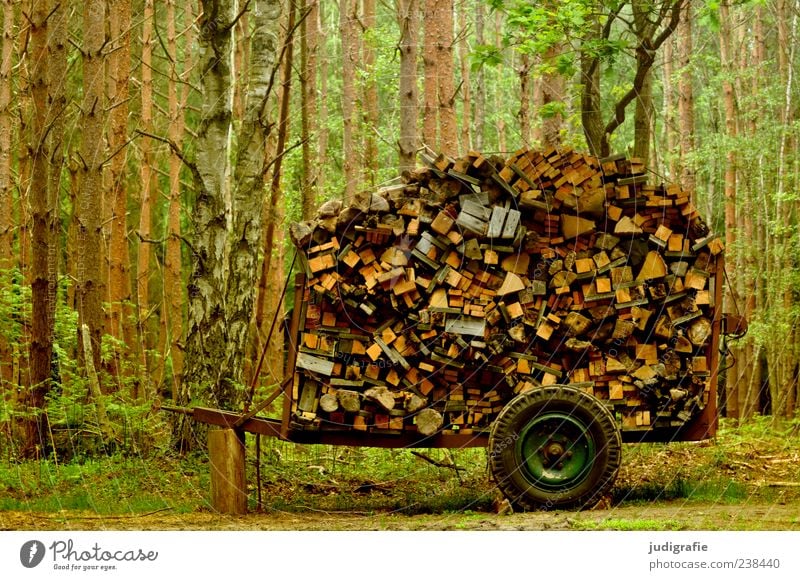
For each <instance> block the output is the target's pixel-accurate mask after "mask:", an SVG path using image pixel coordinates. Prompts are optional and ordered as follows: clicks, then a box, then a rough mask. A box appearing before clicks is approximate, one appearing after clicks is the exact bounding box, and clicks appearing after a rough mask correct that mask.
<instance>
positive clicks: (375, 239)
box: [191, 149, 743, 509]
mask: <svg viewBox="0 0 800 580" xmlns="http://www.w3.org/2000/svg"><path fill="white" fill-rule="evenodd" d="M422 157H423V160H424V161H425V162H426V167H424V168H422V169H419V170H417V171H416V172H415V173H414V174H411V175H406V176H404V178H403V179H402V180H398V181H397V182H396V183H393V184H390V185H388V186H387V187H384V188H382V189H381V190H380V191H379V192H377V194H368V195H366V196H365V197H362V198H361V199H357V200H355V202H354V204H353V205H352V206H350V207H342V204H340V203H338V202H329V203H328V204H325V205H323V206H322V207H321V208H320V211H319V213H318V215H317V219H316V220H314V221H313V222H307V223H303V224H296V225H295V226H293V229H292V234H293V240H294V242H295V244H296V246H297V247H298V249H299V255H300V257H301V260H300V261H301V264H302V265H301V270H302V272H301V273H299V274H298V275H297V276H296V278H295V280H294V308H293V309H292V312H291V318H290V320H289V321H288V333H287V338H288V341H287V352H286V373H285V377H286V378H285V380H284V382H283V384H282V385H281V386H280V388H279V389H277V390H276V391H275V392H274V393H273V394H272V395H271V396H270V397H268V398H267V399H266V400H265V401H262V402H261V403H260V404H258V405H257V406H255V407H253V408H252V410H249V411H247V412H245V413H234V412H230V411H223V410H219V409H208V408H194V409H192V410H191V413H192V415H193V417H194V419H195V420H197V421H200V422H203V423H207V424H210V425H216V426H220V427H225V428H230V429H233V430H234V431H235V432H237V433H239V434H242V433H244V432H248V433H256V434H260V435H265V436H271V437H278V438H280V439H282V440H285V441H292V442H296V443H305V444H315V443H321V444H332V445H352V446H369V447H392V448H406V447H408V448H411V447H428V448H433V447H448V448H464V447H478V446H480V447H488V448H489V458H490V459H489V461H490V467H491V471H492V473H493V476H494V478H495V481H496V483H497V485H498V487H499V488H500V490H501V491H502V492H503V493H504V494H505V495H506V496H507V497H508V498H509V500H510V501H511V502H512V504H513V505H514V506H515V507H517V508H520V509H554V508H578V509H579V508H582V507H586V506H590V505H592V504H593V503H595V502H596V501H597V500H599V499H600V498H601V497H602V496H603V495H604V494H605V493H607V492H608V490H609V489H610V488H611V486H612V485H613V483H614V480H615V478H616V475H617V472H618V469H619V466H620V463H621V455H622V442H669V441H696V440H701V439H706V438H709V437H713V436H714V434H715V432H716V429H717V403H716V401H717V377H718V372H719V367H720V356H719V353H720V350H719V346H720V337H721V335H722V334H723V332H724V329H723V325H724V321H723V315H722V309H721V305H722V280H723V274H724V252H723V246H722V244H721V242H720V241H719V240H718V239H717V238H716V236H715V235H713V234H712V233H710V232H709V231H708V228H707V227H706V226H705V223H704V222H703V220H702V218H701V217H700V215H699V214H698V212H697V211H696V210H695V209H694V208H693V207H692V205H691V200H690V199H689V195H688V194H686V193H684V192H682V191H681V190H680V189H679V188H677V187H675V186H670V185H663V184H661V185H650V184H649V183H648V179H647V175H646V172H645V168H644V167H642V166H641V164H640V163H639V162H638V161H637V160H636V159H633V160H628V159H625V158H624V157H622V156H615V157H610V158H607V159H597V158H594V157H591V156H588V155H583V154H580V153H576V152H573V151H571V150H564V149H562V150H558V151H557V150H554V149H550V150H547V151H519V152H517V153H516V154H514V155H513V156H511V157H510V158H508V159H499V158H491V157H488V158H487V157H484V156H483V155H481V154H479V153H475V152H471V153H469V154H468V155H466V156H464V157H462V158H460V159H456V160H453V159H448V158H446V157H444V156H441V155H439V156H433V155H425V154H423V156H422ZM742 324H743V323H741V322H739V321H737V328H736V329H730V330H731V332H733V331H736V332H740V331H741V330H742V328H740V326H741V325H742ZM279 397H282V398H283V406H282V409H283V412H282V415H281V417H279V418H266V417H261V416H259V415H258V412H260V411H261V410H262V409H264V408H266V407H267V406H269V405H270V404H271V403H272V402H274V401H275V400H276V399H277V398H279ZM240 439H241V436H240Z"/></svg>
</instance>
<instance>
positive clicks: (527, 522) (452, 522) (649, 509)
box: [0, 501, 800, 531]
mask: <svg viewBox="0 0 800 580" xmlns="http://www.w3.org/2000/svg"><path fill="white" fill-rule="evenodd" d="M0 529H3V530H221V531H223V530H273V531H276V530H292V531H294V530H297V531H300V530H334V531H340V530H480V531H491V530H498V531H516V530H596V529H617V530H633V529H636V530H641V529H655V530H744V529H747V530H800V502H797V501H793V502H791V503H785V504H780V503H778V504H750V503H748V504H745V505H712V504H708V505H703V504H697V503H694V502H693V503H691V504H688V503H686V502H682V501H674V502H659V503H657V504H650V505H639V506H624V507H612V508H610V509H596V510H592V511H583V512H562V511H554V512H536V513H518V514H509V515H497V514H486V513H481V514H476V513H456V514H438V515H416V516H405V515H395V514H391V513H380V514H374V515H360V514H353V513H316V512H309V513H280V512H276V513H254V514H249V515H247V516H242V517H231V516H222V515H218V514H213V513H192V514H174V513H170V512H169V511H162V512H159V513H154V514H144V515H138V516H132V517H128V516H96V515H92V514H82V513H76V512H69V513H64V514H36V513H25V512H0Z"/></svg>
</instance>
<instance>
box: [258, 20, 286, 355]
mask: <svg viewBox="0 0 800 580" xmlns="http://www.w3.org/2000/svg"><path fill="white" fill-rule="evenodd" d="M295 17H296V15H295V10H294V4H292V5H291V9H290V12H289V17H288V22H289V24H288V26H287V29H288V30H291V29H292V27H293V25H294V20H295ZM284 42H285V43H286V47H287V50H286V53H285V56H284V62H283V63H282V67H283V68H282V74H283V81H282V83H281V92H280V112H279V118H278V136H277V140H276V144H275V163H274V165H273V167H272V178H271V180H270V188H269V198H268V199H269V203H268V204H266V205H267V208H266V212H264V213H265V214H266V216H265V220H266V227H265V230H266V232H265V235H264V239H263V240H262V245H263V247H264V261H263V262H262V266H261V276H260V277H259V289H260V291H259V293H258V301H257V302H256V309H255V319H256V328H257V330H258V332H259V340H258V341H257V348H256V349H255V350H256V356H258V357H260V356H261V349H262V347H263V342H262V339H263V340H266V338H267V337H266V334H264V333H266V332H268V329H267V330H264V326H265V324H266V320H267V318H268V316H269V313H270V310H271V311H272V313H273V314H274V312H275V310H274V308H273V309H271V305H272V304H273V303H274V300H273V299H272V298H273V296H271V295H272V294H273V293H274V292H275V286H276V284H275V279H276V273H277V274H278V278H280V277H282V273H283V268H282V263H281V261H282V260H283V252H282V248H280V247H279V248H277V249H276V247H275V246H276V243H275V242H276V239H275V231H276V230H277V229H278V227H280V224H281V223H282V221H283V220H282V212H281V205H282V204H281V203H280V202H281V201H282V198H283V191H282V190H281V176H282V169H283V163H282V161H283V155H284V152H285V151H286V140H287V139H288V138H289V129H290V128H291V127H290V123H289V105H290V103H291V88H292V66H293V60H294V59H293V51H292V39H291V38H288V37H287V38H286V39H285V40H284ZM262 209H263V208H262ZM282 239H283V238H282V237H281V238H279V240H278V245H279V246H280V245H282V244H281V240H282ZM281 283H282V282H278V284H281ZM278 292H280V291H278ZM262 334H263V336H261V335H262Z"/></svg>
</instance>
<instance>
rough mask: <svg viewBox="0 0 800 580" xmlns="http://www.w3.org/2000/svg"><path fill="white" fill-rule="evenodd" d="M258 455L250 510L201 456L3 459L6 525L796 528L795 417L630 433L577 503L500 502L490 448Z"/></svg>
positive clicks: (300, 449)
mask: <svg viewBox="0 0 800 580" xmlns="http://www.w3.org/2000/svg"><path fill="white" fill-rule="evenodd" d="M254 455H255V454H254V453H253V449H249V450H248V457H249V462H248V482H249V484H250V489H249V497H250V513H249V514H248V515H246V516H242V517H230V516H222V515H219V514H216V513H214V512H213V511H212V510H211V508H210V506H209V505H208V496H209V489H210V486H209V481H208V464H207V459H206V458H205V457H202V456H195V457H188V458H178V457H169V456H167V455H164V454H160V455H156V456H154V457H148V458H144V457H141V456H133V457H131V456H127V457H125V456H115V457H110V458H103V459H88V460H83V461H75V460H73V461H72V462H69V463H64V462H62V463H58V464H55V463H54V462H52V461H50V462H38V463H37V462H30V463H10V462H9V463H4V464H0V529H2V530H30V529H38V530H800V433H798V426H797V425H796V424H795V425H787V426H784V427H782V428H779V429H776V428H775V427H774V426H771V425H770V424H768V423H767V421H766V420H762V421H758V422H755V423H753V424H748V425H746V426H743V427H728V426H725V425H723V429H722V430H721V431H720V434H719V436H718V437H717V438H716V439H714V440H709V441H703V442H698V443H671V444H641V445H626V446H625V448H624V450H623V466H622V468H621V470H620V474H619V477H618V479H617V481H616V484H615V486H614V488H613V490H612V492H611V494H610V495H609V496H608V497H607V498H606V499H605V500H604V501H603V502H601V505H599V506H598V507H596V508H595V509H592V510H586V511H581V512H569V511H550V512H535V513H514V514H505V515H499V514H497V513H496V511H497V506H498V505H499V500H500V499H501V498H500V497H499V494H498V492H497V491H496V488H495V487H494V485H493V482H492V480H491V476H490V475H489V473H488V471H487V468H486V452H485V450H483V449H469V450H464V451H459V452H449V451H447V450H426V451H425V452H424V455H425V457H427V458H428V459H429V460H430V461H426V460H423V458H420V457H419V455H415V454H413V453H412V452H411V451H409V450H402V449H395V450H376V449H360V448H335V447H329V446H297V445H292V444H288V443H283V442H279V441H269V442H267V443H265V444H264V445H262V454H261V461H260V462H259V464H258V465H257V466H256V463H255V459H254ZM432 462H434V463H436V464H437V465H434V464H433V463H432ZM256 468H258V470H259V471H260V474H261V478H260V485H259V484H258V479H257V478H256V477H255V475H256ZM259 497H261V502H260V503H259V502H258V498H259Z"/></svg>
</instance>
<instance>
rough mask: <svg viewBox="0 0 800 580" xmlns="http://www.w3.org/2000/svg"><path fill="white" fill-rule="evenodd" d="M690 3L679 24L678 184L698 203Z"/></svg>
mask: <svg viewBox="0 0 800 580" xmlns="http://www.w3.org/2000/svg"><path fill="white" fill-rule="evenodd" d="M692 41H693V38H692V3H691V2H686V4H685V6H684V8H683V10H681V17H680V21H679V24H678V68H679V70H680V78H679V80H678V127H679V128H680V130H679V134H680V168H681V174H680V183H681V187H682V188H683V190H684V191H687V192H689V194H690V195H691V196H692V201H693V202H694V203H697V199H696V193H695V191H696V189H697V183H696V179H695V172H694V165H693V162H692V161H691V159H690V158H689V156H690V155H691V154H692V153H693V152H694V87H693V83H694V75H693V73H692V62H691V58H692Z"/></svg>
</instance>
